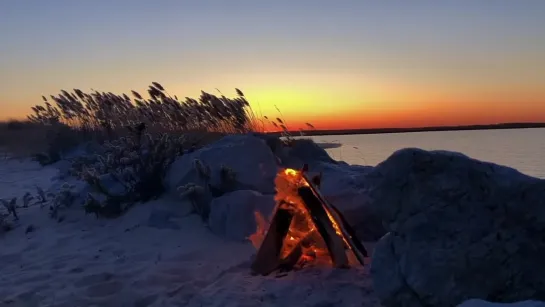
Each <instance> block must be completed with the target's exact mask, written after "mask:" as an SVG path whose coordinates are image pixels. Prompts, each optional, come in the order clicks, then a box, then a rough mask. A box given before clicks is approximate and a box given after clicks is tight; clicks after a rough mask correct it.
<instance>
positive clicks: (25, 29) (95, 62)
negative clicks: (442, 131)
mask: <svg viewBox="0 0 545 307" xmlns="http://www.w3.org/2000/svg"><path fill="white" fill-rule="evenodd" d="M0 29H1V31H0V106H1V109H0V110H1V111H0V119H5V118H10V117H22V116H24V115H25V114H26V113H28V110H29V108H30V106H32V105H34V104H36V103H40V101H41V95H49V94H57V93H58V92H59V90H60V89H67V90H69V89H73V88H79V89H82V90H90V89H91V88H93V89H97V90H101V91H112V92H118V93H123V92H128V91H129V90H131V89H134V90H137V91H140V92H145V89H146V88H147V86H148V85H149V84H150V83H151V82H152V81H157V82H160V83H161V84H162V85H163V86H165V87H166V88H167V90H168V91H169V93H171V94H176V95H178V96H181V97H184V96H190V97H194V96H196V95H198V94H199V93H200V90H201V89H202V90H207V91H210V92H212V93H215V90H214V89H215V88H218V89H220V90H221V91H222V92H223V93H225V94H226V95H229V96H231V95H234V88H235V87H238V88H240V89H241V90H242V91H243V92H245V94H246V96H248V98H249V99H250V101H251V103H252V105H253V108H254V110H255V111H256V112H258V113H259V112H260V113H262V114H263V115H268V116H269V117H277V116H278V115H279V114H278V112H277V111H276V109H275V107H274V105H277V106H278V108H279V109H280V110H281V111H282V113H283V116H284V119H285V120H286V121H287V122H288V125H289V126H290V127H289V128H291V129H295V128H297V127H298V126H300V124H301V123H304V122H311V123H313V124H314V125H315V126H317V128H323V129H329V128H356V127H407V126H429V125H455V124H479V123H481V124H482V123H497V122H514V121H516V122H523V121H542V122H545V30H544V29H545V1H543V0H487V1H484V0H442V1H433V0H429V1H424V0H411V1H407V0H391V1H389V0H384V1H379V0H376V1H364V0H354V1H348V0H347V1H321V0H313V1H295V0H290V1H284V0H281V1H280V0H277V1H257V0H247V1H239V0H228V1H227V0H221V1H220V0H216V1H207V0H194V1H184V0H178V1H174V0H173V1H166V0H165V1H161V0H158V1H151V0H149V1H140V0H131V1H128V0H113V1H105V0H93V1H74V0H64V1H61V0H47V1H45V0H1V1H0Z"/></svg>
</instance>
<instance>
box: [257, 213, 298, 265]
mask: <svg viewBox="0 0 545 307" xmlns="http://www.w3.org/2000/svg"><path fill="white" fill-rule="evenodd" d="M281 205H282V204H279V206H278V209H277V210H276V212H275V214H274V217H273V219H272V221H271V225H270V227H269V230H268V231H267V234H266V235H265V239H264V240H263V243H261V246H260V247H259V250H258V252H257V255H256V258H255V260H254V263H253V264H252V271H253V272H255V273H258V274H261V275H269V274H270V273H272V272H273V271H274V270H276V269H277V268H278V266H279V265H280V262H281V259H280V252H281V251H282V245H283V243H284V239H285V237H286V235H287V234H288V230H289V228H290V224H291V220H292V219H293V215H292V213H291V212H290V211H289V210H286V209H283V208H282V206H281Z"/></svg>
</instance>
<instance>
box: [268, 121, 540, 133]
mask: <svg viewBox="0 0 545 307" xmlns="http://www.w3.org/2000/svg"><path fill="white" fill-rule="evenodd" d="M529 128H545V123H504V124H492V125H468V126H434V127H418V128H369V129H345V130H302V131H290V133H292V134H293V135H299V134H300V132H302V133H303V134H304V135H306V136H319V135H351V134H389V133H411V132H436V131H468V130H499V129H529ZM268 134H270V135H280V134H281V133H280V132H272V133H268Z"/></svg>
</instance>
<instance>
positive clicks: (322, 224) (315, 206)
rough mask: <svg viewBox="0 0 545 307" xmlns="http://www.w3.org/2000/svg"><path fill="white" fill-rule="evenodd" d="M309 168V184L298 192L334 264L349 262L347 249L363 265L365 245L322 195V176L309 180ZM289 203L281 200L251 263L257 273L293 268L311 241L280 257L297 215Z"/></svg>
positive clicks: (365, 255)
mask: <svg viewBox="0 0 545 307" xmlns="http://www.w3.org/2000/svg"><path fill="white" fill-rule="evenodd" d="M306 171H308V166H307V167H303V171H302V176H303V179H304V180H305V181H306V183H307V184H308V185H304V186H302V187H300V188H298V190H297V192H298V195H299V197H301V199H302V201H303V205H304V206H305V207H306V209H307V211H308V213H309V214H310V218H311V219H312V222H313V223H314V225H315V226H316V229H317V230H318V233H319V234H320V236H321V237H322V238H323V240H324V242H325V244H326V247H327V250H328V253H329V256H330V257H331V261H332V263H333V266H335V267H337V268H346V267H348V266H349V262H348V257H347V254H346V253H347V251H348V252H352V253H353V254H354V256H355V257H356V259H357V260H358V262H359V263H360V264H361V265H364V257H367V256H368V254H367V251H366V250H365V247H364V246H363V244H361V242H360V241H359V240H358V239H357V237H356V233H355V231H354V230H353V229H352V228H351V227H350V225H349V224H348V223H347V222H346V220H345V218H344V217H343V215H342V214H341V212H340V211H339V210H338V209H337V208H335V207H334V206H333V205H331V204H330V203H329V202H328V201H327V200H326V199H325V198H324V197H323V196H322V195H321V193H320V191H319V190H318V186H319V185H320V179H321V178H320V177H321V176H316V177H315V178H313V179H312V180H309V179H308V177H306V175H305V172H306ZM288 207H289V204H288V203H286V202H283V201H282V202H281V203H279V204H278V207H277V210H276V212H275V215H274V216H273V218H272V221H271V223H270V226H269V229H268V231H267V234H266V236H265V239H264V240H263V243H262V244H261V246H260V247H259V250H258V252H257V255H256V258H255V260H254V263H253V264H252V271H253V272H254V273H257V274H262V275H268V274H270V273H272V272H274V271H276V270H291V269H293V268H294V267H295V266H296V265H297V264H298V263H299V260H300V259H301V256H302V255H303V246H305V244H307V243H308V242H306V239H305V238H303V239H302V240H301V242H299V244H298V245H297V246H295V248H294V249H293V250H292V251H291V252H290V254H289V255H287V256H286V257H284V258H281V251H282V247H283V243H284V239H285V238H286V236H287V234H288V231H289V228H290V225H291V221H292V219H293V218H294V216H293V213H292V212H291V211H290V209H288ZM329 216H331V217H332V219H333V220H334V221H335V224H336V225H337V226H338V229H339V232H340V234H338V233H337V232H336V229H335V227H334V224H333V222H332V221H331V220H330V218H329Z"/></svg>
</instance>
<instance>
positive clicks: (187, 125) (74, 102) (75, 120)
mask: <svg viewBox="0 0 545 307" xmlns="http://www.w3.org/2000/svg"><path fill="white" fill-rule="evenodd" d="M236 92H237V95H238V96H237V97H235V98H227V97H225V96H224V95H221V96H219V97H218V96H216V95H212V94H209V93H206V92H201V95H200V97H199V98H198V99H193V98H185V99H184V100H180V99H178V97H177V96H171V95H169V94H168V92H167V91H166V90H165V89H164V87H163V86H162V85H161V84H159V83H157V82H152V84H151V85H150V86H149V88H148V90H147V93H148V96H149V98H144V96H142V95H141V94H140V93H138V92H136V91H131V96H132V98H131V96H129V95H127V94H121V95H117V94H114V93H111V92H98V91H94V92H91V93H85V92H83V91H81V90H79V89H74V90H73V91H72V92H68V91H65V90H61V93H60V94H58V95H57V96H50V98H49V99H48V98H46V97H42V98H43V104H42V105H36V106H34V107H32V114H31V115H30V116H28V119H29V120H30V121H31V122H33V123H42V124H45V125H53V124H57V123H62V124H65V125H68V126H70V127H73V128H76V129H80V130H84V131H94V130H103V131H106V132H107V133H112V132H114V131H116V130H118V129H119V128H123V127H129V126H135V125H138V124H142V123H144V124H145V125H146V127H147V131H151V132H153V131H159V132H186V131H207V132H221V133H245V132H249V131H260V130H262V129H263V125H262V124H261V122H260V121H259V120H258V118H257V116H256V115H255V114H254V112H253V111H252V109H251V107H250V104H249V103H248V101H247V100H246V98H245V96H244V94H243V93H242V91H240V90H239V89H236Z"/></svg>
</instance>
